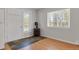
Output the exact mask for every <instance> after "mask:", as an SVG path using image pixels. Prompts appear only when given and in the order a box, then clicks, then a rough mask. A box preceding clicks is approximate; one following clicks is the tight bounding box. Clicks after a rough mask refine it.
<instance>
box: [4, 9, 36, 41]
mask: <svg viewBox="0 0 79 59" xmlns="http://www.w3.org/2000/svg"><path fill="white" fill-rule="evenodd" d="M24 13H29V14H30V31H29V32H25V33H24V32H23V19H24ZM34 21H35V10H34V9H29V8H24V9H22V8H21V9H20V8H6V9H5V24H6V25H5V41H6V42H10V41H14V40H18V39H21V38H25V37H29V36H32V35H33V34H32V31H33V27H34V25H33V23H34Z"/></svg>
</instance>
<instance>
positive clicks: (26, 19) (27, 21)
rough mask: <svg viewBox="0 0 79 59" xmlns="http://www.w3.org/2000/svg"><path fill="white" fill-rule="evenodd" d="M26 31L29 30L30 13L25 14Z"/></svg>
mask: <svg viewBox="0 0 79 59" xmlns="http://www.w3.org/2000/svg"><path fill="white" fill-rule="evenodd" d="M23 24H24V26H23V27H24V32H25V31H29V14H24V23H23Z"/></svg>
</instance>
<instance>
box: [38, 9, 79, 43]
mask: <svg viewBox="0 0 79 59" xmlns="http://www.w3.org/2000/svg"><path fill="white" fill-rule="evenodd" d="M63 9H64V8H63ZM56 10H62V8H43V9H40V10H39V11H38V22H39V23H40V28H41V35H42V36H45V37H49V38H55V39H57V40H62V41H65V42H69V43H76V44H78V42H79V26H78V25H79V8H77V9H75V8H73V9H72V8H71V9H70V21H71V22H70V28H68V29H67V28H53V27H52V28H50V27H47V13H48V12H51V11H56Z"/></svg>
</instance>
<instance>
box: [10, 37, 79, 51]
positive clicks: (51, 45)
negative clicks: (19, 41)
mask: <svg viewBox="0 0 79 59" xmlns="http://www.w3.org/2000/svg"><path fill="white" fill-rule="evenodd" d="M9 48H10V47H9ZM19 50H79V45H74V44H69V43H65V42H61V41H57V40H55V39H49V38H44V39H43V40H40V41H38V42H35V43H33V44H31V45H28V46H26V47H23V48H21V49H19Z"/></svg>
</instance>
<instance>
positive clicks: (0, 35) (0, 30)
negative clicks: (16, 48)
mask: <svg viewBox="0 0 79 59" xmlns="http://www.w3.org/2000/svg"><path fill="white" fill-rule="evenodd" d="M2 48H4V9H3V8H2V9H0V49H2Z"/></svg>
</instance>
